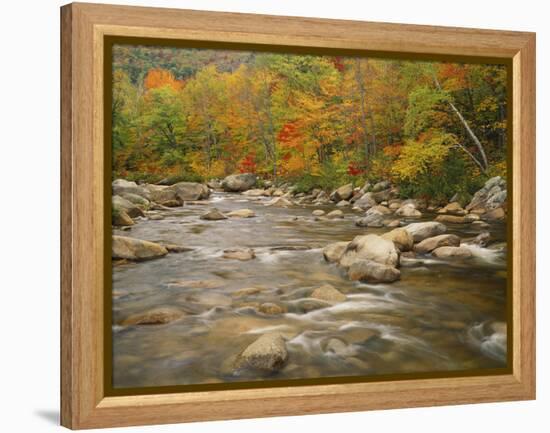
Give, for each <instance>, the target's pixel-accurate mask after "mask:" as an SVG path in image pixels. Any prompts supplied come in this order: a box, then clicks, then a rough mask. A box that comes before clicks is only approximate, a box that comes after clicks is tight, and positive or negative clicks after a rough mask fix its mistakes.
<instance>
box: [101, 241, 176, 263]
mask: <svg viewBox="0 0 550 433" xmlns="http://www.w3.org/2000/svg"><path fill="white" fill-rule="evenodd" d="M166 254H168V250H167V249H166V248H164V247H163V246H162V245H159V244H156V243H154V242H149V241H143V240H141V239H135V238H130V237H126V236H113V238H112V258H113V259H126V260H134V261H140V260H149V259H155V258H157V257H162V256H165V255H166Z"/></svg>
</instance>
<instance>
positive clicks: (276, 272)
mask: <svg viewBox="0 0 550 433" xmlns="http://www.w3.org/2000/svg"><path fill="white" fill-rule="evenodd" d="M267 200H269V199H268V198H254V197H246V196H243V195H238V194H228V193H214V194H213V195H211V197H210V199H209V200H206V201H204V202H202V203H201V204H191V205H186V206H184V207H181V208H175V209H172V210H166V211H158V214H160V215H162V216H164V219H162V220H145V219H144V220H141V221H139V222H138V223H137V224H136V225H135V226H133V227H132V228H131V230H130V231H129V232H121V231H118V230H114V234H122V235H125V236H131V237H135V238H138V239H145V240H150V241H158V242H166V243H172V244H178V245H183V246H186V247H191V248H193V250H192V251H189V252H183V253H171V254H168V255H167V256H165V257H163V258H160V259H157V260H152V261H148V262H141V263H130V264H122V265H116V266H114V268H113V324H114V326H113V385H114V387H115V388H116V387H145V386H164V385H182V384H200V383H218V382H234V381H250V380H262V379H266V378H268V379H270V380H277V379H297V378H319V377H333V376H354V375H361V376H368V375H380V374H396V373H417V372H439V371H460V370H471V369H480V368H495V367H505V366H506V250H505V247H504V245H505V244H504V241H505V233H506V228H505V225H504V224H492V225H491V228H490V229H489V231H490V232H491V236H492V239H493V241H494V243H493V244H492V245H491V246H490V247H489V248H483V249H482V248H479V247H475V246H473V245H471V246H470V248H471V249H472V251H473V252H474V257H473V258H470V259H457V258H452V259H446V260H442V259H441V260H440V259H435V258H432V257H430V256H418V257H417V258H416V259H403V260H402V265H401V280H400V281H397V282H395V283H392V284H365V283H361V282H351V281H349V280H348V279H347V278H346V275H345V274H344V273H343V272H342V271H341V270H339V269H338V268H337V267H336V265H333V264H328V263H327V262H325V260H324V259H323V255H322V251H321V250H322V247H324V246H325V245H326V244H328V243H331V242H336V241H349V240H351V239H353V237H354V236H356V235H360V234H366V233H383V232H385V231H389V230H390V229H387V228H384V229H374V228H368V229H365V228H360V227H356V226H355V225H354V219H355V217H357V213H356V212H354V211H352V210H351V209H348V210H344V213H345V218H344V219H335V220H321V221H315V220H314V219H313V217H312V215H311V212H312V210H313V209H324V210H327V211H328V210H333V209H334V207H333V206H327V207H323V206H313V205H303V206H293V207H291V208H288V209H281V208H275V207H267V206H265V205H264V204H265V202H266V201H267ZM212 207H216V208H218V209H219V210H221V211H222V212H227V211H231V210H235V209H242V208H249V209H252V210H254V211H255V213H256V217H255V218H242V219H241V218H230V219H226V220H221V221H205V220H201V219H199V216H200V215H201V214H203V213H204V212H205V211H206V210H207V209H210V208H212ZM433 218H434V215H425V218H423V220H433ZM415 221H418V220H415ZM447 226H448V228H449V230H448V233H455V234H458V235H459V236H461V237H462V238H463V244H466V245H468V239H469V238H470V239H471V238H472V237H475V236H476V235H477V234H478V233H479V232H480V231H481V230H479V229H475V228H473V227H472V226H468V225H457V224H454V225H453V224H447ZM485 230H486V229H485ZM234 247H250V248H253V249H254V251H255V253H256V258H255V259H252V260H249V261H238V260H231V259H226V258H222V252H223V250H224V249H227V248H234ZM323 284H331V285H332V286H334V287H335V288H337V289H338V290H340V291H341V292H343V293H345V294H346V295H347V300H346V301H345V302H341V303H337V304H333V305H329V304H322V303H320V302H319V301H316V300H313V299H310V298H308V296H309V295H310V294H311V292H312V290H313V289H315V288H317V287H320V286H321V285H323ZM250 287H254V288H257V289H260V291H257V293H254V294H250V295H249V296H245V297H237V296H234V295H235V292H236V291H237V290H239V289H243V288H250ZM265 302H272V303H276V304H278V305H280V306H283V308H284V309H285V310H286V313H284V314H279V315H266V314H263V313H261V312H259V311H258V308H257V307H258V305H260V304H262V303H265ZM159 306H171V307H178V308H180V309H181V310H183V311H184V312H186V315H185V316H184V317H183V318H182V319H180V320H177V321H175V322H172V323H169V324H165V325H149V326H147V325H141V326H127V327H123V326H119V325H117V324H118V323H120V322H121V321H122V320H123V319H124V318H126V317H128V316H129V315H131V314H134V313H139V312H142V311H146V310H148V309H152V308H156V307H159ZM319 307H322V308H319ZM272 331H277V332H280V333H281V334H283V336H284V337H285V339H286V341H287V349H288V352H289V359H288V362H287V363H286V365H285V367H284V368H283V369H281V370H280V371H278V372H276V373H272V374H271V375H269V376H267V377H266V376H258V374H257V373H254V374H252V373H246V372H242V371H239V372H235V371H234V368H233V364H234V361H235V358H236V357H237V356H238V355H239V353H241V352H242V351H243V350H244V349H245V348H246V347H247V346H248V345H249V344H250V343H252V342H253V341H254V340H256V339H257V338H258V337H259V336H260V335H261V334H263V333H266V332H272Z"/></svg>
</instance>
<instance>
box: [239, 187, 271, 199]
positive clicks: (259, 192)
mask: <svg viewBox="0 0 550 433" xmlns="http://www.w3.org/2000/svg"><path fill="white" fill-rule="evenodd" d="M243 195H246V196H248V197H262V196H268V195H269V193H268V192H267V191H266V190H264V189H249V190H247V191H244V192H243Z"/></svg>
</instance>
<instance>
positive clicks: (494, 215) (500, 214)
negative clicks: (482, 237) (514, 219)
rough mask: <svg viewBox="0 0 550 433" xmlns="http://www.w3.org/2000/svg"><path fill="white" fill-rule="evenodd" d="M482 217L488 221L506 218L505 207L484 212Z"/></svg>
mask: <svg viewBox="0 0 550 433" xmlns="http://www.w3.org/2000/svg"><path fill="white" fill-rule="evenodd" d="M481 218H482V219H484V220H487V221H500V220H503V219H505V218H506V213H505V212H504V209H502V208H501V207H499V208H496V209H492V210H490V211H488V212H487V213H485V214H483V216H482V217H481Z"/></svg>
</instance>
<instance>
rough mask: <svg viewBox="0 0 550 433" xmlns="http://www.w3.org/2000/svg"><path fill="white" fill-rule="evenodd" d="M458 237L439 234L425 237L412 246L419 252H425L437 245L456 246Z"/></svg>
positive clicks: (437, 246)
mask: <svg viewBox="0 0 550 433" xmlns="http://www.w3.org/2000/svg"><path fill="white" fill-rule="evenodd" d="M459 245H460V238H459V237H458V236H457V235H439V236H434V237H431V238H426V239H424V240H423V241H422V242H419V243H418V244H416V246H415V247H414V250H415V251H416V252H417V253H419V254H427V253H430V252H432V251H433V250H435V249H436V248H439V247H458V246H459Z"/></svg>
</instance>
